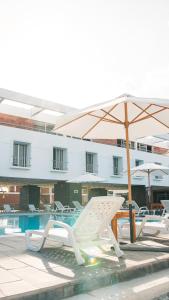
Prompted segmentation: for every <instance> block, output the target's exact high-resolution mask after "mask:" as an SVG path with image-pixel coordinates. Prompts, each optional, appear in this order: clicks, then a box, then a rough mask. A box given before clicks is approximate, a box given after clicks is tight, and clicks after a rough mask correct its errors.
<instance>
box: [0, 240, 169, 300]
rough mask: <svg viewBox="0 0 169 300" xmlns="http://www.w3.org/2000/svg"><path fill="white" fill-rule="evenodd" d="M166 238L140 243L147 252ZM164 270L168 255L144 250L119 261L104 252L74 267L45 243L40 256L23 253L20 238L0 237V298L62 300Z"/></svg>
mask: <svg viewBox="0 0 169 300" xmlns="http://www.w3.org/2000/svg"><path fill="white" fill-rule="evenodd" d="M168 238H169V237H165V239H163V240H162V239H160V240H156V241H155V242H154V241H151V240H149V239H147V240H145V241H142V242H140V244H144V246H145V247H147V248H149V250H150V246H152V245H153V246H155V247H156V246H157V245H159V242H160V246H163V241H164V240H166V241H167V240H168ZM157 242H158V244H157ZM138 244H139V243H138ZM164 247H166V246H164ZM166 249H167V248H166ZM168 267H169V253H165V252H148V251H125V257H124V258H122V259H118V258H117V257H116V256H114V255H113V251H111V252H104V253H102V254H101V253H100V254H98V258H97V260H96V261H95V264H92V263H91V262H89V261H86V265H85V266H78V265H77V263H76V261H75V258H74V254H73V253H72V252H71V251H70V250H68V249H66V248H65V249H64V250H63V249H57V248H55V247H53V245H49V244H48V245H47V246H46V247H45V248H44V250H43V251H42V252H41V253H34V252H31V251H27V250H26V247H25V239H24V236H13V237H1V238H0V299H17V300H19V299H22V300H23V299H25V300H26V299H30V300H47V299H48V300H51V299H52V300H57V299H63V298H64V297H68V296H73V295H76V294H79V293H85V292H88V291H90V290H94V289H97V288H99V287H103V286H108V285H111V284H112V283H118V282H121V281H124V280H129V279H131V278H135V277H139V276H144V275H145V274H146V273H147V274H148V273H152V272H154V271H158V270H161V269H163V268H168ZM166 280H167V279H166ZM103 299H104V298H103ZM110 299H111V298H110Z"/></svg>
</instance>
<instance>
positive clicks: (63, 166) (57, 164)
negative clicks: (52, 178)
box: [53, 160, 68, 171]
mask: <svg viewBox="0 0 169 300" xmlns="http://www.w3.org/2000/svg"><path fill="white" fill-rule="evenodd" d="M53 170H60V171H67V170H68V162H67V161H58V160H53Z"/></svg>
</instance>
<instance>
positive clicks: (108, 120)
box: [89, 113, 121, 124]
mask: <svg viewBox="0 0 169 300" xmlns="http://www.w3.org/2000/svg"><path fill="white" fill-rule="evenodd" d="M89 116H92V117H95V118H97V119H101V118H102V117H99V116H96V115H93V114H92V113H89ZM102 121H105V122H109V123H115V124H121V123H120V122H116V121H115V120H110V119H106V118H103V119H102Z"/></svg>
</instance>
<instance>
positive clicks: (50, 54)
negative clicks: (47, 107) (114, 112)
mask: <svg viewBox="0 0 169 300" xmlns="http://www.w3.org/2000/svg"><path fill="white" fill-rule="evenodd" d="M0 87H1V88H5V89H9V90H14V91H17V92H21V93H25V94H28V95H31V96H36V97H40V98H43V99H46V100H51V101H55V102H58V103H62V104H65V105H69V106H74V107H77V108H83V107H85V106H89V105H92V104H95V103H98V102H102V101H107V100H110V99H112V98H114V97H116V96H119V95H121V94H123V93H129V94H132V95H135V96H144V97H162V98H169V1H168V0H0Z"/></svg>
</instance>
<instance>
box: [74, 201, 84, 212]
mask: <svg viewBox="0 0 169 300" xmlns="http://www.w3.org/2000/svg"><path fill="white" fill-rule="evenodd" d="M72 203H73V205H74V206H75V208H76V210H80V211H81V210H82V209H83V208H84V207H83V206H82V205H81V204H80V202H79V201H72Z"/></svg>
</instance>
